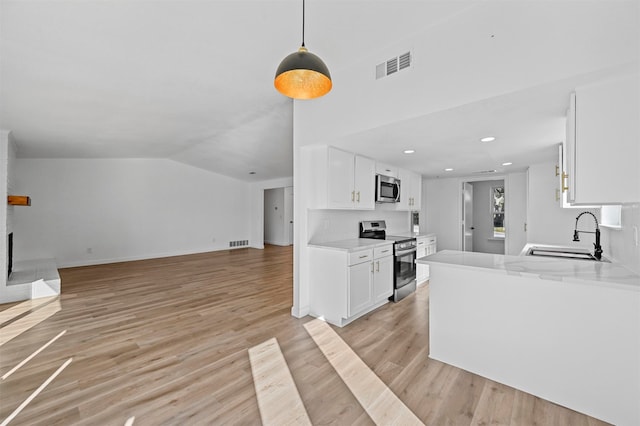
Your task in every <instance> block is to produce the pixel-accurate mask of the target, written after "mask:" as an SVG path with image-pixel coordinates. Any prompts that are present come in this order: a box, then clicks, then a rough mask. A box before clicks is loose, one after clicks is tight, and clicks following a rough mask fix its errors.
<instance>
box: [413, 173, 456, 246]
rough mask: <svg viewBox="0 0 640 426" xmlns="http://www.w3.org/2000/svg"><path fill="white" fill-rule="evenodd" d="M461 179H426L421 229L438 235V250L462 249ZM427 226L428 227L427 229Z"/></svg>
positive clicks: (423, 189) (424, 182) (423, 192)
mask: <svg viewBox="0 0 640 426" xmlns="http://www.w3.org/2000/svg"><path fill="white" fill-rule="evenodd" d="M461 188H462V187H461V186H460V179H458V178H444V179H424V180H423V181H422V204H423V206H424V208H423V211H422V214H421V215H420V231H422V230H423V229H424V230H425V231H426V232H428V233H434V234H436V235H437V237H438V251H440V250H460V245H461V241H460V238H459V237H460V229H459V228H460V226H461V225H460V215H461V212H459V211H458V209H459V206H460V202H461V199H460V197H461V196H462V195H461V191H462V189H461ZM425 228H426V229H425Z"/></svg>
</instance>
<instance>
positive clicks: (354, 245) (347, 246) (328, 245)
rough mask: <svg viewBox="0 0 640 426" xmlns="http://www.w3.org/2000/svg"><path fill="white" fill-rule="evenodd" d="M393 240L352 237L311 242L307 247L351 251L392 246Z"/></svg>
mask: <svg viewBox="0 0 640 426" xmlns="http://www.w3.org/2000/svg"><path fill="white" fill-rule="evenodd" d="M392 244H393V241H388V240H375V239H372V238H350V239H347V240H337V241H326V242H310V243H308V244H307V247H314V248H321V249H329V250H338V251H344V252H347V253H351V252H354V251H360V250H367V249H372V248H375V247H384V246H390V245H392Z"/></svg>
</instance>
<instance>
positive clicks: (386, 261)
mask: <svg viewBox="0 0 640 426" xmlns="http://www.w3.org/2000/svg"><path fill="white" fill-rule="evenodd" d="M391 295H393V256H386V257H381V258H379V259H376V260H374V261H373V301H374V303H375V302H379V301H381V300H384V299H387V298H389V296H391Z"/></svg>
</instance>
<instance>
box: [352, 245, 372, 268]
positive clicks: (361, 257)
mask: <svg viewBox="0 0 640 426" xmlns="http://www.w3.org/2000/svg"><path fill="white" fill-rule="evenodd" d="M371 260H373V250H372V249H369V250H360V251H355V252H353V253H349V256H348V259H347V262H348V264H349V266H351V265H356V264H358V263H362V262H369V261H371Z"/></svg>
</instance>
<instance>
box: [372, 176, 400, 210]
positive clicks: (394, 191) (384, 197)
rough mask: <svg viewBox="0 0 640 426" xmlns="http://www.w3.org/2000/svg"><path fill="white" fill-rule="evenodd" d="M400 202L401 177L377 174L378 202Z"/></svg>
mask: <svg viewBox="0 0 640 426" xmlns="http://www.w3.org/2000/svg"><path fill="white" fill-rule="evenodd" d="M398 202H400V179H396V178H394V177H391V176H384V175H376V203H398Z"/></svg>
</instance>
